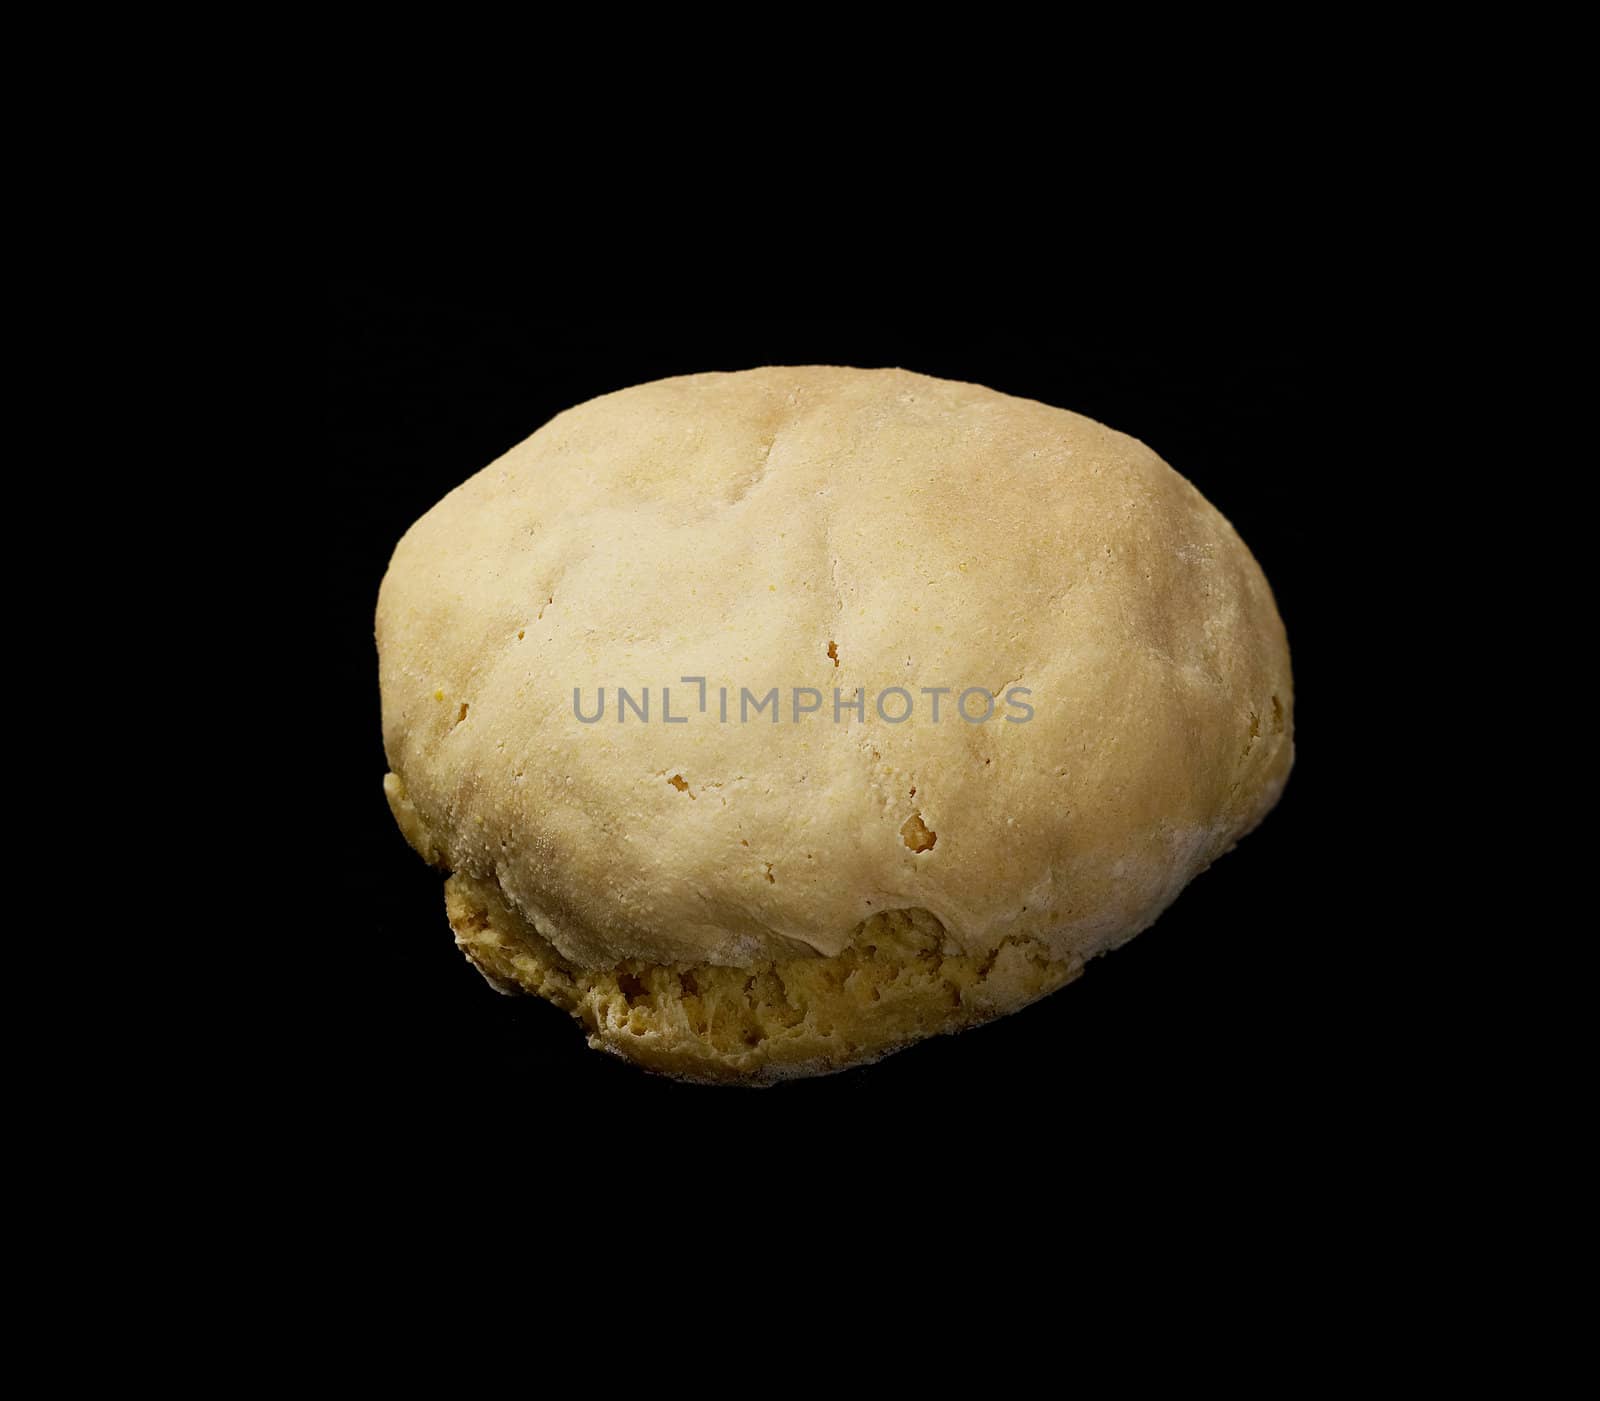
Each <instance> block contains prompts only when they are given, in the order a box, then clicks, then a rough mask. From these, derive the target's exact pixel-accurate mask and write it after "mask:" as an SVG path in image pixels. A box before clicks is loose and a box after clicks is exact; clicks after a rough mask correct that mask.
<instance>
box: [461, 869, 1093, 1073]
mask: <svg viewBox="0 0 1600 1401" xmlns="http://www.w3.org/2000/svg"><path fill="white" fill-rule="evenodd" d="M445 910H446V913H447V914H448V916H449V920H450V928H451V929H452V930H453V931H454V933H455V937H456V943H457V945H459V947H460V948H461V950H462V951H463V952H464V953H465V954H466V956H467V957H468V958H469V959H470V960H471V961H472V963H473V964H474V965H475V966H476V967H477V969H478V971H479V972H480V973H482V974H483V976H484V977H485V978H486V979H487V980H488V981H489V982H490V983H491V984H492V985H493V986H494V987H496V988H498V989H499V990H500V991H502V992H517V991H525V992H529V993H532V994H534V995H535V996H537V997H542V998H544V999H545V1000H546V1001H548V1002H553V1003H554V1004H555V1005H556V1006H558V1007H560V1008H563V1009H564V1010H565V1011H567V1012H570V1013H571V1014H572V1015H573V1016H574V1017H576V1018H577V1019H578V1020H579V1021H580V1022H581V1023H582V1024H583V1026H584V1027H585V1029H586V1030H587V1031H588V1033H589V1045H590V1046H591V1047H593V1048H594V1049H596V1050H605V1051H610V1052H612V1053H613V1054H615V1055H619V1056H621V1057H623V1058H624V1059H626V1060H629V1061H632V1062H634V1063H635V1064H637V1065H640V1066H643V1067H645V1068H646V1069H648V1070H654V1071H659V1072H661V1073H664V1074H667V1075H671V1076H674V1077H677V1078H679V1079H685V1080H696V1081H702V1082H706V1083H718V1084H726V1083H730V1082H732V1083H743V1084H752V1085H762V1084H771V1083H773V1082H775V1081H778V1080H784V1079H791V1078H795V1077H798V1076H804V1075H821V1074H828V1073H830V1072H833V1071H838V1070H845V1069H848V1068H849V1067H851V1066H856V1065H862V1064H866V1063H867V1062H870V1061H874V1060H877V1059H879V1058H880V1057H882V1056H885V1055H887V1054H889V1053H890V1052H892V1051H896V1050H899V1049H901V1048H902V1047H905V1046H908V1045H910V1044H911V1043H912V1042H914V1041H920V1040H922V1039H924V1038H925V1037H928V1036H935V1035H939V1034H942V1033H946V1032H954V1031H962V1030H965V1029H966V1028H968V1027H971V1026H977V1025H979V1024H980V1023H982V1022H986V1021H991V1020H993V1019H994V1018H995V1017H999V1016H1003V1015H1004V1014H1006V1013H1007V1012H1012V1011H1015V1010H1016V1009H1017V1008H1019V1007H1022V1006H1024V1005H1026V1004H1027V1003H1029V1002H1032V1001H1034V1000H1036V999H1037V998H1040V997H1043V996H1045V995H1046V994H1047V993H1051V992H1054V991H1055V990H1056V989H1057V988H1060V987H1062V986H1064V985H1065V984H1066V983H1069V982H1071V981H1072V980H1073V979H1074V978H1076V977H1078V975H1079V974H1081V973H1082V971H1083V961H1082V959H1080V958H1077V957H1073V958H1070V959H1065V960H1063V959H1058V958H1054V957H1052V956H1051V954H1050V951H1049V949H1048V948H1047V947H1046V946H1045V945H1044V944H1043V943H1041V942H1040V941H1039V940H1037V939H1033V938H1028V937H1025V936H1023V937H1015V938H1008V939H1006V940H1005V941H1003V942H1002V943H1001V945H1000V947H999V948H998V949H997V950H996V951H995V952H994V953H991V954H989V955H987V956H985V957H983V958H975V957H972V956H970V955H963V954H962V953H960V951H959V949H958V948H957V946H956V945H955V944H954V943H953V942H952V941H951V940H950V939H949V937H948V936H947V934H946V932H945V929H944V926H943V925H942V924H940V922H939V921H938V920H937V919H936V918H934V916H933V915H931V914H930V913H928V911H926V910H918V909H905V910H885V911H884V912H882V913H881V914H876V915H873V916H872V918H870V919H868V920H866V921H864V922H863V923H862V924H860V925H859V926H858V927H857V928H856V930H855V931H854V933H853V935H852V938H851V941H850V944H849V946H848V947H847V948H846V949H845V950H844V951H843V952H842V953H839V954H835V955H833V956H832V957H814V958H792V959H782V960H772V961H768V962H764V963H760V964H757V965H755V966H753V967H748V968H735V967H725V966H720V965H714V964H706V963H700V964H686V963H680V964H660V963H645V962H640V961H638V960H628V961H625V962H622V963H618V964H617V965H615V966H614V967H610V968H598V969H596V968H580V967H578V966H577V965H575V964H574V963H572V962H570V961H569V960H567V959H564V958H563V957H562V956H561V955H560V953H559V952H558V951H557V950H556V948H555V947H554V945H552V944H551V943H550V942H549V941H548V940H547V939H545V938H543V937H542V936H541V935H540V934H539V933H538V931H537V930H535V929H534V928H533V927H532V926H531V925H530V924H529V923H528V921H527V920H525V919H524V918H523V917H522V916H521V915H520V914H519V913H518V912H517V911H516V910H515V909H513V908H512V907H511V906H510V905H508V904H507V903H506V901H505V900H504V899H503V898H502V897H501V894H500V892H499V890H498V888H497V887H496V886H495V885H494V883H493V882H491V881H484V880H478V879H474V878H473V877H470V876H466V875H462V874H456V875H453V876H451V877H450V879H449V880H448V881H447V882H446V883H445Z"/></svg>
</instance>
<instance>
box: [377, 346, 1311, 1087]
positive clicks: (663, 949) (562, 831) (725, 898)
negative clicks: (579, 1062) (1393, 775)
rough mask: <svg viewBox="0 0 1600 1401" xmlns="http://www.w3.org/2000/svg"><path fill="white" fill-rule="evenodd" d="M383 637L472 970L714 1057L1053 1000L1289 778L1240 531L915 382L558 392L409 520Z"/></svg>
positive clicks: (609, 1043) (1140, 456) (790, 1054)
mask: <svg viewBox="0 0 1600 1401" xmlns="http://www.w3.org/2000/svg"><path fill="white" fill-rule="evenodd" d="M377 642H378V652H379V669H380V681H381V691H382V701H383V735H384V746H385V751H386V754H387V756H388V762H389V769H390V772H389V774H388V775H387V777H386V778H385V780H384V788H385V792H386V793H387V795H388V798H389V802H390V805H391V808H392V809H393V812H394V815H395V818H396V820H397V821H398V823H399V825H400V828H401V830H402V831H403V832H404V833H405V835H406V837H407V839H408V840H409V841H410V843H411V844H412V846H413V847H415V848H416V850H417V851H418V852H420V853H421V854H422V855H423V856H424V857H425V858H426V859H428V860H429V861H431V862H433V863H434V864H436V865H438V866H440V867H441V868H443V869H445V870H447V871H449V872H450V876H449V879H448V881H447V882H446V908H447V912H448V916H449V921H450V925H451V928H452V929H453V930H454V932H455V936H456V939H457V941H458V942H459V944H460V946H461V948H462V949H463V950H464V952H465V953H466V955H467V956H468V957H469V958H470V959H471V960H472V961H473V963H475V964H476V965H477V966H478V968H479V969H480V970H482V972H483V973H484V974H485V976H486V977H488V978H489V979H490V981H491V982H493V983H494V984H495V985H496V986H498V987H501V988H503V989H506V990H519V989H520V990H526V991H530V992H533V993H536V994H538V995H539V996H542V997H545V998H548V999H550V1000H551V1001H553V1002H555V1003H557V1004H558V1005H560V1006H562V1007H565V1008H567V1009H568V1010H569V1011H571V1012H572V1013H573V1014H574V1015H575V1016H577V1017H578V1018H579V1019H581V1021H582V1023H583V1025H584V1026H585V1027H586V1028H587V1030H588V1033H589V1037H590V1042H591V1044H592V1045H594V1046H596V1047H598V1048H601V1049H604V1050H608V1051H612V1052H616V1053H618V1054H620V1055H623V1056H625V1057H627V1058H628V1059H629V1060H632V1061H635V1062H637V1063H639V1064H640V1065H643V1066H646V1067H649V1068H651V1069H654V1070H659V1071H665V1072H668V1073H670V1074H673V1075H678V1076H682V1077H686V1078H692V1079H702V1080H717V1081H726V1080H731V1081H741V1082H749V1083H759V1082H766V1081H770V1080H773V1079H778V1078H783V1077H785V1076H792V1075H801V1074H814V1073H818V1072H822V1071H830V1070H837V1069H840V1068H842V1067H845V1066H848V1065H852V1064H856V1063H859V1062H862V1061H866V1060H870V1059H873V1058H875V1057H877V1056H880V1055H882V1054H884V1053H886V1052H888V1051H891V1050H894V1049H896V1048H898V1047H901V1046H904V1045H907V1044H909V1043H911V1042H913V1041H916V1040H918V1039H920V1038H922V1037H925V1036H928V1035H931V1034H934V1033H937V1032H944V1031H951V1030H957V1029H960V1028H963V1027H967V1026H971V1025H973V1024H974V1023H977V1022H981V1021H984V1020H987V1019H989V1018H992V1017H995V1016H999V1015H1001V1014H1003V1013H1006V1012H1009V1011H1012V1010H1014V1009H1016V1008H1019V1007H1021V1006H1023V1005H1025V1004H1026V1003H1028V1002H1031V1001H1033V1000H1034V999H1036V998H1038V997H1041V996H1043V995H1044V994H1046V993H1048V992H1051V991H1053V990H1054V989H1056V988H1059V987H1060V986H1062V985H1063V984H1064V983H1067V982H1069V981H1071V980H1072V979H1073V978H1075V977H1076V976H1077V975H1078V974H1079V973H1080V972H1081V971H1082V969H1083V967H1084V964H1085V963H1086V961H1087V960H1089V959H1090V958H1092V957H1093V956H1094V955H1096V954H1098V953H1102V952H1104V951H1106V950H1108V949H1111V948H1115V947H1116V946H1117V945H1118V944H1121V943H1122V942H1124V941H1125V940H1127V939H1129V938H1131V937H1132V936H1133V935H1135V934H1137V933H1138V932H1139V931H1140V930H1142V929H1144V928H1146V927H1147V926H1148V925H1149V924H1150V923H1151V922H1152V921H1153V920H1154V919H1155V918H1156V917H1157V916H1158V915H1159V914H1160V913H1161V912H1162V910H1164V909H1165V908H1166V907H1167V906H1168V905H1169V904H1170V903H1171V902H1172V900H1173V899H1174V898H1175V897H1176V896H1177V895H1178V893H1179V891H1181V890H1182V889H1183V887H1184V886H1185V885H1186V884H1187V883H1188V882H1189V881H1190V880H1191V879H1192V878H1193V877H1194V876H1195V875H1196V874H1197V873H1198V872H1200V871H1201V870H1203V869H1204V868H1205V867H1206V866H1207V865H1208V864H1209V863H1210V862H1211V861H1213V860H1215V859H1216V858H1217V857H1218V856H1220V855H1221V854H1223V853H1224V852H1226V851H1227V850H1229V849H1230V848H1231V847H1232V846H1233V845H1234V843H1235V842H1237V841H1238V840H1239V838H1240V837H1241V836H1243V835H1244V834H1245V833H1246V832H1248V831H1249V830H1250V829H1251V828H1252V827H1254V826H1255V824H1256V823H1258V822H1259V821H1260V820H1261V819H1262V817H1263V816H1265V814H1266V813H1267V811H1268V810H1269V809H1270V808H1271V807H1272V805H1273V804H1274V802H1276V800H1277V798H1278V795H1279V793H1280V792H1281V790H1282V788H1283V785H1284V782H1285V779H1286V778H1287V776H1288V773H1289V768H1290V765H1291V763H1292V761H1293V752H1294V745H1293V692H1292V686H1291V681H1290V671H1289V652H1288V646H1287V642H1286V640H1285V636H1284V629H1283V625H1282V622H1281V621H1280V619H1279V616H1278V613H1277V609H1276V607H1275V605H1274V602H1273V597H1272V593H1271V590H1270V589H1269V588H1268V585H1267V582H1266V580H1265V578H1264V577H1263V576H1262V573H1261V570H1260V568H1259V567H1258V566H1257V564H1256V562H1255V560H1254V559H1253V558H1252V556H1251V554H1250V552H1249V550H1248V549H1247V548H1246V547H1245V545H1244V543H1243V542H1242V541H1241V540H1240V538H1239V537H1238V535H1237V534H1236V533H1235V532H1234V530H1233V528H1232V527H1231V526H1230V525H1229V524H1228V522H1227V521H1226V520H1225V519H1224V518H1223V517H1222V515H1221V514H1219V512H1218V511H1217V510H1216V509H1215V508H1213V507H1212V506H1211V505H1210V504H1209V503H1208V502H1207V501H1206V500H1205V499H1204V498H1203V497H1202V496H1201V495H1200V493H1199V492H1198V491H1197V490H1196V489H1195V488H1194V487H1193V486H1191V485H1190V484H1189V483H1188V482H1187V481H1185V480H1184V479H1183V478H1182V477H1181V476H1179V475H1178V474H1177V473H1176V472H1174V471H1173V470H1172V469H1171V468H1169V467H1168V466H1167V465H1166V464H1165V463H1164V462H1163V461H1162V460H1161V459H1160V458H1159V457H1157V456H1156V454H1155V453H1154V452H1152V451H1151V450H1150V449H1149V448H1147V447H1145V446H1144V445H1143V444H1142V443H1140V442H1138V441H1136V440H1134V439H1133V438H1130V437H1127V436H1125V435H1124V434H1121V433H1118V432H1115V431H1113V430H1112V429H1110V428H1107V427H1104V426H1102V425H1101V424H1099V423H1096V422H1093V421H1092V420H1090V419H1087V418H1083V417H1081V416H1079V415H1077V414H1073V413H1069V412H1067V411H1065V410H1063V409H1058V408H1052V407H1048V406H1046V405H1044V404H1040V403H1035V402H1033V401H1030V400H1025V399H1018V398H1014V397H1010V396H1008V395H1005V394H1000V393H997V392H995V391H993V390H990V389H986V388H983V387H980V386H978V385H972V384H961V383H953V382H950V381H945V380H938V379H931V378H928V377H927V376H924V375H918V374H911V373H908V372H905V371H902V370H859V369H847V368H835V367H817V366H811V367H772V368H765V369H757V370H749V371H744V372H740V373H732V374H699V375H688V376H684V377H682V378H677V379H669V380H663V381H660V382H658V383H653V384H644V385H639V386H637V387H635V388H631V389H626V390H622V391H620V392H618V393H614V394H608V395H605V396H603V397H601V398H598V399H595V400H592V401H591V402H589V403H586V404H582V405H579V406H578V407H576V408H573V409H570V410H568V411H566V412H565V413H562V414H559V415H558V416H557V417H555V418H554V419H552V420H551V421H550V422H549V423H547V424H546V425H545V426H544V427H543V428H541V429H540V430H539V431H538V432H537V433H535V434H534V435H533V436H532V437H530V438H529V439H527V440H526V441H525V442H523V443H521V444H519V445H518V446H517V447H515V448H513V449H512V450H511V451H510V452H508V453H506V454H505V456H503V457H502V458H500V459H499V460H498V461H496V462H494V463H492V464H490V465H489V466H488V467H486V468H484V469H483V470H482V471H481V472H479V473H478V474H477V475H476V476H474V477H472V478H471V479H470V480H469V481H467V482H465V483H463V484H462V485H461V486H460V487H458V488H457V489H456V490H454V491H452V492H451V493H450V494H449V495H448V496H446V497H445V498H444V500H442V501H441V502H440V503H439V504H438V505H437V506H435V507H434V508H433V509H432V510H431V511H429V512H428V513H427V514H426V515H425V516H423V518H422V519H421V520H419V521H418V522H417V523H416V524H415V525H414V526H412V528H411V529H410V530H409V531H408V532H407V533H406V535H405V537H404V538H403V539H402V540H401V541H400V543H399V545H398V547H397V548H396V550H395V553H394V557H393V560H392V561H391V563H390V566H389V570H388V573H387V574H386V576H385V578H384V581H383V585H382V588H381V591H380V596H379V602H378V610H377ZM774 693H775V695H776V704H772V703H771V702H772V699H773V695H774ZM941 693H942V694H941ZM986 697H987V698H988V699H987V702H986ZM814 699H815V702H816V703H815V704H814V703H813V701H814ZM841 702H842V703H843V708H842V710H841ZM908 702H909V704H908ZM858 706H859V709H858ZM935 706H937V707H938V715H937V718H935V715H934V707H935ZM902 712H905V713H904V714H902ZM1024 712H1026V713H1024ZM596 716H598V718H596Z"/></svg>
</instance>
